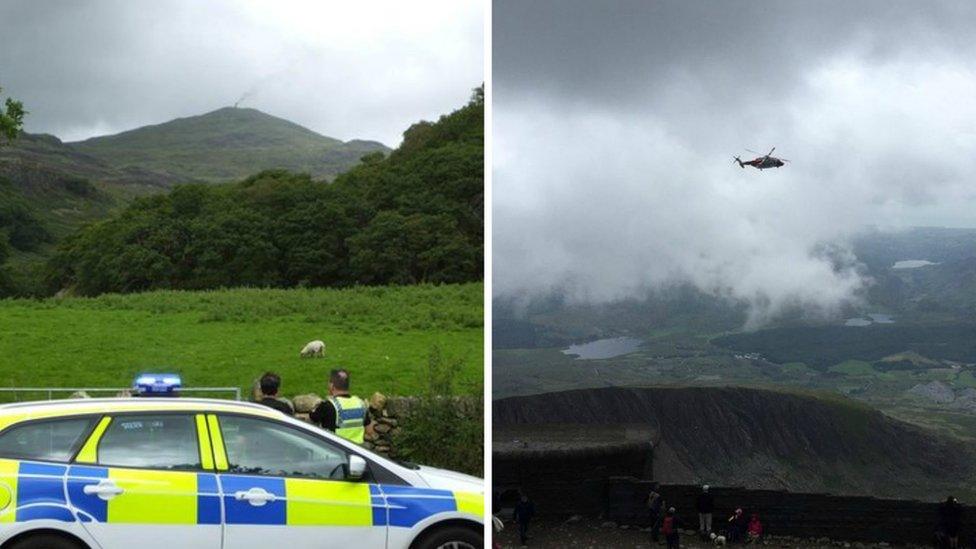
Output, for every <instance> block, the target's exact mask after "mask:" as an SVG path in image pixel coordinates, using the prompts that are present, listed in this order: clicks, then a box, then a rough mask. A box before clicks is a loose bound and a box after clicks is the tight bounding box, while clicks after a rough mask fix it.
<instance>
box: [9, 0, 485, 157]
mask: <svg viewBox="0 0 976 549" xmlns="http://www.w3.org/2000/svg"><path fill="white" fill-rule="evenodd" d="M483 11H484V5H483V3H482V2H480V1H479V0H436V1H428V0H424V1H422V2H402V1H394V0H390V1H361V0H360V1H355V2H321V1H316V0H307V1H300V0H268V1H240V0H233V1H232V0H207V1H198V0H152V1H140V2H131V1H127V0H114V1H111V0H85V1H68V0H45V1H43V2H38V1H35V0H4V1H3V2H2V3H0V86H2V87H3V88H4V92H3V94H4V96H6V95H8V94H9V95H12V96H14V97H16V98H18V99H20V100H22V101H23V102H24V104H25V107H26V108H27V109H28V110H29V111H30V115H29V116H28V117H27V119H26V123H25V129H26V130H27V131H30V132H46V133H52V134H54V135H57V136H58V137H61V138H62V139H64V140H77V139H82V138H87V137H90V136H93V135H102V134H108V133H116V132H119V131H122V130H127V129H131V128H134V127H138V126H141V125H145V124H158V123H161V122H165V121H167V120H170V119H172V118H175V117H183V116H192V115H197V114H202V113H205V112H209V111H211V110H214V109H218V108H220V107H225V106H228V105H232V104H234V102H235V101H237V100H238V99H239V98H241V97H242V96H243V95H245V94H246V95H247V97H246V98H245V100H244V101H243V102H242V106H247V107H253V108H256V109H260V110H262V111H264V112H267V113H269V114H273V115H276V116H279V117H282V118H286V119H288V120H291V121H293V122H296V123H299V124H301V125H303V126H306V127H308V128H311V129H313V130H315V131H317V132H319V133H322V134H325V135H329V136H332V137H337V138H340V139H343V140H349V139H353V138H362V139H375V140H379V141H382V142H383V143H386V144H387V145H390V146H395V145H397V144H398V143H399V142H400V139H401V134H402V132H403V131H404V130H405V129H406V128H407V127H408V126H409V125H410V124H412V123H413V122H416V121H417V120H420V119H428V120H432V119H436V118H437V117H438V116H440V115H441V114H444V113H447V112H450V111H451V110H454V109H455V108H457V107H460V106H461V105H463V104H464V103H465V102H466V101H467V99H468V97H469V96H470V93H471V89H472V88H474V87H476V86H478V85H480V84H481V82H482V81H483V80H484V76H483V74H484V62H483V51H484V46H483V40H484V31H483V21H484V17H483Z"/></svg>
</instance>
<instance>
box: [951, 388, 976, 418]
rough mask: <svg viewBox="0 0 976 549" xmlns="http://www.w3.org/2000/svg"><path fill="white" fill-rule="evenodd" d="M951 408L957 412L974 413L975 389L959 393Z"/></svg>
mask: <svg viewBox="0 0 976 549" xmlns="http://www.w3.org/2000/svg"><path fill="white" fill-rule="evenodd" d="M951 407H952V408H955V409H957V410H966V411H970V412H976V388H973V387H969V388H966V389H963V390H962V391H959V394H958V395H957V396H956V400H954V401H953V402H952V406H951Z"/></svg>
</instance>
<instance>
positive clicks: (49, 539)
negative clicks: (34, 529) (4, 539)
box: [10, 534, 84, 549]
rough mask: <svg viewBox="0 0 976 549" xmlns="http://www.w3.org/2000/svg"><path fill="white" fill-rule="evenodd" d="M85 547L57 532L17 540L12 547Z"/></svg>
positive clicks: (61, 548) (11, 548) (41, 548)
mask: <svg viewBox="0 0 976 549" xmlns="http://www.w3.org/2000/svg"><path fill="white" fill-rule="evenodd" d="M83 547H84V546H82V545H80V544H78V543H76V542H74V541H72V540H70V539H67V538H64V537H61V536H59V535H57V534H37V535H34V536H27V537H26V538H23V539H20V540H17V541H16V542H14V544H13V545H11V546H10V549H83Z"/></svg>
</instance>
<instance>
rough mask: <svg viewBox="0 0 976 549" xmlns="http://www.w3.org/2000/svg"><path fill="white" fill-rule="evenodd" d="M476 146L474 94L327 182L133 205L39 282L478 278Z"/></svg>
mask: <svg viewBox="0 0 976 549" xmlns="http://www.w3.org/2000/svg"><path fill="white" fill-rule="evenodd" d="M483 149H484V105H483V97H482V94H481V89H480V88H479V89H478V90H476V92H475V94H474V96H473V97H472V100H471V101H470V102H469V103H468V105H466V106H465V107H463V108H461V109H459V110H457V111H455V112H453V113H451V114H449V115H446V116H443V117H441V119H440V120H439V121H437V122H436V123H430V122H420V123H417V124H414V125H413V126H412V127H410V128H409V129H408V130H407V131H406V132H405V133H404V140H403V143H402V144H401V146H400V147H399V148H398V149H397V150H395V151H393V152H392V153H391V154H390V156H389V157H384V156H383V154H382V153H372V154H370V155H367V156H365V157H364V158H363V161H362V163H361V164H360V165H359V166H357V167H356V168H354V169H352V170H351V171H349V172H347V173H345V174H343V175H341V176H339V177H338V178H337V179H336V180H335V181H334V182H333V183H331V184H328V183H324V182H319V181H314V180H312V179H311V178H310V177H309V176H308V175H304V174H293V173H289V172H285V171H266V172H262V173H260V174H257V175H254V176H252V177H249V178H247V179H245V180H244V181H240V182H237V183H233V184H224V185H205V184H188V185H181V186H177V187H175V188H174V189H173V190H172V191H171V192H170V193H168V194H165V195H157V196H152V197H147V198H142V199H139V200H137V201H136V202H134V203H133V204H132V205H130V206H129V207H128V208H126V209H125V210H124V211H122V212H121V213H120V214H119V215H117V216H115V217H113V218H111V219H108V220H105V221H101V222H98V223H95V224H93V225H90V226H88V227H86V228H84V229H82V230H81V231H79V232H78V233H76V234H75V235H73V236H72V237H69V238H68V239H67V240H66V241H64V242H63V243H62V244H61V246H60V247H59V250H58V251H57V253H56V254H55V255H54V256H53V257H52V259H51V261H50V263H49V276H48V283H49V286H50V288H51V290H52V291H53V290H57V289H60V288H66V287H71V288H74V290H75V291H76V292H78V293H81V294H86V295H94V294H99V293H103V292H133V291H142V290H150V289H156V288H175V289H206V288H217V287H230V286H262V287H292V286H348V285H355V284H413V283H421V282H434V283H437V282H464V281H473V280H480V279H481V278H482V254H483V249H482V238H483V231H484V229H483V201H484V199H483V196H484V194H483V193H484V181H483V158H484V157H483Z"/></svg>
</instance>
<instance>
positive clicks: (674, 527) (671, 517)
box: [661, 507, 681, 549]
mask: <svg viewBox="0 0 976 549" xmlns="http://www.w3.org/2000/svg"><path fill="white" fill-rule="evenodd" d="M679 528H681V521H680V520H678V515H676V514H675V510H674V507H669V508H668V511H667V512H666V513H664V518H663V519H661V533H662V534H664V539H665V540H666V541H667V542H668V549H678V546H679V545H680V543H681V538H680V536H679V534H678V529H679Z"/></svg>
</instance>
